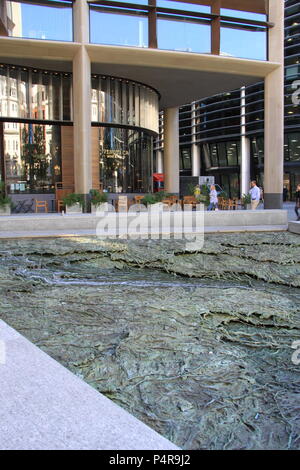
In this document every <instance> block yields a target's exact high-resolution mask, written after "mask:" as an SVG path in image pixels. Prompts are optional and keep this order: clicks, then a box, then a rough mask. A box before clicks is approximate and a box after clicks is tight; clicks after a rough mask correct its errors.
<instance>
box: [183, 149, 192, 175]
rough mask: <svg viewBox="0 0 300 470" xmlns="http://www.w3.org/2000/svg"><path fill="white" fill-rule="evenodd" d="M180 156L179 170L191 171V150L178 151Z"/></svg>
mask: <svg viewBox="0 0 300 470" xmlns="http://www.w3.org/2000/svg"><path fill="white" fill-rule="evenodd" d="M180 154H181V158H180V169H181V170H191V168H192V161H191V149H190V148H183V149H180Z"/></svg>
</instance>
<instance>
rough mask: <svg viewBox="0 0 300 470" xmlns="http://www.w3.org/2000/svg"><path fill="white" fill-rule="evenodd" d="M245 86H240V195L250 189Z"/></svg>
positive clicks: (249, 152)
mask: <svg viewBox="0 0 300 470" xmlns="http://www.w3.org/2000/svg"><path fill="white" fill-rule="evenodd" d="M245 96H246V88H245V87H242V88H241V165H240V195H241V197H242V195H243V194H248V192H249V189H250V155H251V151H250V139H249V138H248V137H246V98H245Z"/></svg>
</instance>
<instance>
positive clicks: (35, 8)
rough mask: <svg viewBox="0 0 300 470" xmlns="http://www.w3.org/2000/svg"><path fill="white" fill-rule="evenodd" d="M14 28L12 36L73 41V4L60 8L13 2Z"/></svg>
mask: <svg viewBox="0 0 300 470" xmlns="http://www.w3.org/2000/svg"><path fill="white" fill-rule="evenodd" d="M11 7H12V21H13V23H14V27H13V29H12V31H11V35H12V36H14V37H22V38H31V39H48V40H57V41H73V26H72V24H73V20H72V2H61V5H60V6H57V5H56V6H50V5H49V2H48V4H47V6H46V5H36V4H35V2H34V1H32V2H28V1H26V2H24V3H23V2H22V1H19V2H11Z"/></svg>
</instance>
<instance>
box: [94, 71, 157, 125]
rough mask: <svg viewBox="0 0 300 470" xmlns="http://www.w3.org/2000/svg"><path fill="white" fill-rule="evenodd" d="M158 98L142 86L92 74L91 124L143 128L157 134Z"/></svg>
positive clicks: (150, 89)
mask: <svg viewBox="0 0 300 470" xmlns="http://www.w3.org/2000/svg"><path fill="white" fill-rule="evenodd" d="M158 101H159V95H158V93H157V92H156V91H155V90H153V89H152V88H149V87H147V86H146V85H143V84H141V83H136V82H132V81H130V80H123V79H121V78H114V77H105V76H100V75H93V77H92V104H91V120H92V122H106V123H114V124H125V125H129V126H136V127H142V128H145V129H149V130H151V131H153V132H156V133H157V132H158V109H159V108H158V106H159V103H158Z"/></svg>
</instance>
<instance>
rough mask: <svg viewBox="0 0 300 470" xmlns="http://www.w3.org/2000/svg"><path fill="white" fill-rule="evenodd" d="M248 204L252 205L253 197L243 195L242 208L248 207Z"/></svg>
mask: <svg viewBox="0 0 300 470" xmlns="http://www.w3.org/2000/svg"><path fill="white" fill-rule="evenodd" d="M247 204H251V195H250V194H243V195H242V206H244V207H245V206H247Z"/></svg>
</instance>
